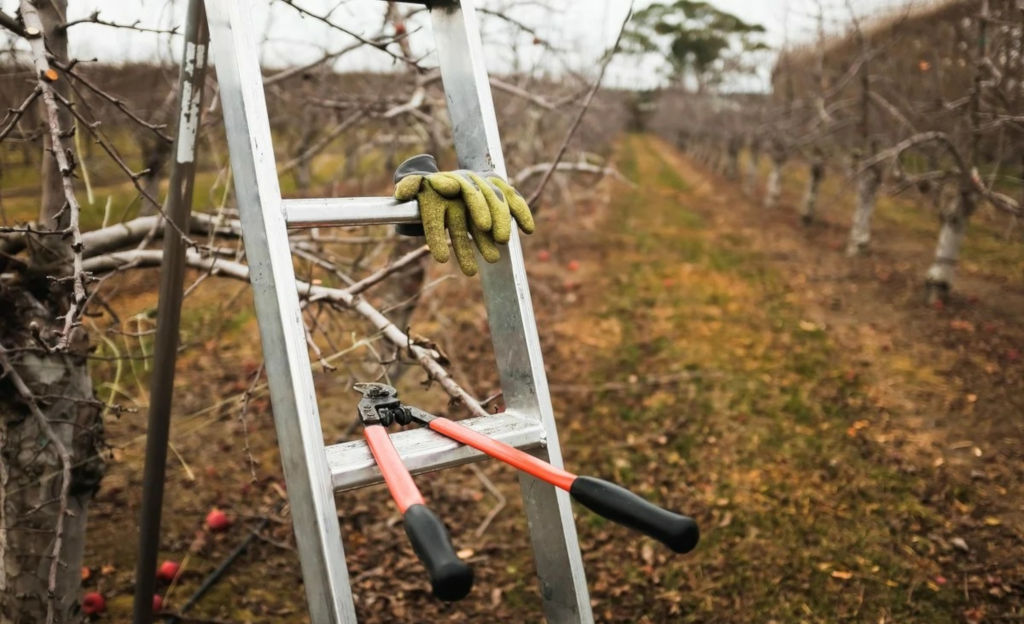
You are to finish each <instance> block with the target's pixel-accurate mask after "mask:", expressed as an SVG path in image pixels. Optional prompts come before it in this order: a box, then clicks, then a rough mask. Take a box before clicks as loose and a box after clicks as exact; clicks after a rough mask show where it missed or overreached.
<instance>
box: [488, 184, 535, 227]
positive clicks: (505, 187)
mask: <svg viewBox="0 0 1024 624" xmlns="http://www.w3.org/2000/svg"><path fill="white" fill-rule="evenodd" d="M488 181H489V182H490V183H492V184H494V185H495V186H497V187H498V188H500V189H501V191H502V192H503V193H504V194H505V201H506V202H507V203H508V210H509V212H510V213H511V214H512V216H513V217H514V218H515V220H516V223H518V224H519V229H520V230H522V231H523V232H524V233H526V234H533V231H534V229H535V228H536V224H534V222H533V213H532V212H530V207H529V206H528V205H526V200H525V199H523V196H522V195H520V194H519V191H517V190H515V189H514V188H512V187H511V186H510V185H509V183H508V182H506V181H504V180H502V179H501V178H498V177H492V178H488Z"/></svg>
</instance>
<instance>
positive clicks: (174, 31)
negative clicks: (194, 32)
mask: <svg viewBox="0 0 1024 624" xmlns="http://www.w3.org/2000/svg"><path fill="white" fill-rule="evenodd" d="M79 24H96V25H97V26H108V27H110V28H125V29H128V30H136V31H138V32H147V33H155V34H158V35H178V34H181V33H179V32H178V27H177V26H175V27H173V28H171V29H170V30H167V29H163V28H150V27H148V26H140V24H142V20H135V21H134V22H132V23H131V24H118V23H117V22H108V21H107V20H104V19H100V12H99V11H93V12H92V14H91V15H89V17H84V18H82V19H77V20H72V21H70V22H65V23H63V24H61V25H60V26H59V28H60V30H67V29H68V28H71V27H72V26H77V25H79Z"/></svg>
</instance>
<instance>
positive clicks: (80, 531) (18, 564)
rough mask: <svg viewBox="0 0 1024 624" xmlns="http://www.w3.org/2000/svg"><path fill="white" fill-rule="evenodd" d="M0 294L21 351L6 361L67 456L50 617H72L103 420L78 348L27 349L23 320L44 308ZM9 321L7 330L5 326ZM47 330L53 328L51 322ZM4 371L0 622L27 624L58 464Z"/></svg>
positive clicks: (40, 593)
mask: <svg viewBox="0 0 1024 624" xmlns="http://www.w3.org/2000/svg"><path fill="white" fill-rule="evenodd" d="M0 301H2V304H3V308H4V309H5V310H10V311H11V316H10V317H9V318H7V319H4V323H3V325H4V327H5V329H4V336H3V338H4V343H5V345H12V344H13V346H14V347H15V348H21V349H24V350H23V351H19V352H18V357H17V358H15V357H13V355H12V356H10V360H11V365H12V367H13V369H14V370H15V371H16V373H17V375H18V377H20V378H21V379H22V380H24V382H25V384H26V385H27V386H28V388H29V389H30V390H31V391H32V394H33V395H34V396H35V397H37V399H36V403H37V405H38V406H39V409H40V410H41V412H42V415H43V416H44V418H45V419H46V421H47V423H48V424H49V428H50V430H51V431H52V433H53V434H54V436H55V437H56V438H57V439H58V440H59V441H60V443H61V445H62V446H63V448H65V449H67V451H68V453H69V464H70V466H71V467H72V469H71V481H70V484H69V486H68V497H67V500H66V510H65V513H64V516H63V526H62V527H61V530H60V539H61V545H60V559H59V564H58V566H57V568H56V583H55V588H54V589H55V590H56V591H55V593H54V605H53V607H54V609H53V613H54V620H53V621H54V622H58V623H65V622H75V621H78V617H77V615H76V614H77V613H78V603H79V593H80V592H79V588H80V586H81V578H82V577H81V569H82V557H83V552H84V548H85V532H86V531H85V530H86V519H87V505H88V503H89V500H90V499H91V498H92V495H93V493H94V492H95V491H96V487H97V486H98V484H99V481H100V478H101V477H102V475H103V468H104V465H103V460H102V458H101V456H100V454H99V453H100V443H101V441H102V438H103V421H102V415H101V412H100V410H99V408H98V407H97V405H96V403H95V401H94V396H93V391H92V380H91V379H90V377H89V372H88V368H87V367H86V358H85V349H84V347H85V346H86V345H78V347H77V349H76V350H75V351H73V352H71V353H63V354H54V353H45V352H42V351H38V350H33V347H35V340H34V338H33V337H32V335H31V334H32V332H31V329H30V328H31V326H32V325H33V324H34V325H35V326H36V327H46V326H47V325H46V324H47V323H54V321H53V312H52V311H51V310H50V309H49V308H48V306H46V305H44V304H42V303H40V302H39V301H37V300H36V299H35V298H34V297H33V296H32V295H30V294H29V293H28V292H27V291H25V290H21V291H20V292H11V291H7V292H4V293H2V294H0ZM15 327H17V329H18V330H19V331H17V335H15V333H14V332H12V331H11V330H12V329H14V328H15ZM53 329H58V330H59V324H55V326H54V327H53ZM44 335H45V334H44ZM13 350H14V349H11V351H13ZM4 373H5V378H4V380H3V381H2V382H0V445H2V453H3V461H2V462H0V503H2V504H0V622H2V623H3V624H8V623H10V624H22V623H24V624H29V623H32V624H35V623H38V622H45V621H46V620H47V615H46V614H47V610H48V607H49V605H48V599H47V596H48V595H49V594H50V583H49V576H50V564H51V562H52V561H53V557H52V554H53V551H54V544H55V541H56V539H57V537H58V534H57V530H56V527H57V521H58V517H59V515H60V512H61V509H62V501H61V490H62V485H63V474H62V470H63V468H64V465H63V462H62V458H61V456H60V454H59V452H58V449H57V448H56V447H57V445H56V444H54V443H53V441H52V440H51V439H50V438H49V433H48V432H47V431H46V430H45V429H44V426H43V425H42V423H41V422H40V421H39V419H38V418H36V417H35V416H34V415H33V414H32V412H31V410H30V407H29V404H28V402H27V401H26V400H25V399H23V398H22V397H21V396H20V395H19V393H18V391H17V390H16V389H15V388H14V386H13V383H12V379H11V375H10V374H9V373H8V371H4ZM52 397H59V398H52Z"/></svg>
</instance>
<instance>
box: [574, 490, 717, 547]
mask: <svg viewBox="0 0 1024 624" xmlns="http://www.w3.org/2000/svg"><path fill="white" fill-rule="evenodd" d="M569 493H570V494H572V497H573V498H575V499H576V500H577V501H578V502H579V503H580V504H581V505H583V506H584V507H587V508H588V509H590V510H591V511H593V512H594V513H597V514H600V515H602V516H604V517H605V518H608V519H609V520H612V521H614V522H618V523H619V524H621V525H623V526H627V527H629V528H631V529H636V530H637V531H640V532H641V533H646V534H647V535H650V536H651V537H653V538H654V539H656V540H658V541H660V542H662V543H664V544H665V545H666V546H668V547H669V548H671V549H672V550H674V551H676V552H677V553H687V552H690V551H691V550H693V549H694V547H696V546H697V541H698V540H700V530H698V529H697V523H696V522H694V521H693V518H688V517H686V516H683V515H680V514H677V513H673V512H671V511H668V510H666V509H662V508H661V507H658V506H657V505H653V504H651V503H649V502H647V501H646V500H644V499H642V498H640V497H639V496H637V495H636V494H634V493H632V492H630V491H629V490H627V489H626V488H624V487H620V486H618V485H615V484H614V483H609V482H607V481H602V480H601V479H595V478H594V477H576V480H575V481H573V482H572V487H570V488H569Z"/></svg>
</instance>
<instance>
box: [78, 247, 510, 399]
mask: <svg viewBox="0 0 1024 624" xmlns="http://www.w3.org/2000/svg"><path fill="white" fill-rule="evenodd" d="M160 261H161V253H160V251H158V250H148V249H147V250H133V251H124V252H116V253H111V254H106V255H103V256H98V257H95V258H91V259H89V260H88V262H87V267H88V268H89V270H91V271H94V272H97V273H98V272H106V271H116V270H119V269H121V268H122V267H126V266H127V267H131V268H139V267H145V266H150V267H151V266H158V265H159V264H160ZM185 262H186V264H188V266H191V267H194V268H201V269H204V270H208V271H212V272H213V273H215V274H217V275H221V276H225V277H231V278H233V279H238V280H242V281H246V282H247V281H249V267H247V266H246V265H244V264H242V263H241V262H233V261H230V260H222V259H219V258H216V259H215V258H205V257H202V256H200V255H199V254H198V253H196V252H194V251H192V252H189V253H188V254H187V255H186V257H185ZM296 287H297V289H298V291H299V293H300V294H302V295H304V296H308V297H310V298H311V299H314V300H318V301H319V300H322V301H329V302H331V303H334V304H337V305H341V306H343V307H345V308H348V309H350V310H353V311H354V312H356V313H358V314H360V315H361V316H363V317H364V318H365V319H366V320H367V321H369V322H370V324H371V325H373V326H374V327H375V328H376V329H377V330H379V331H380V332H381V334H383V335H384V337H385V338H387V340H388V341H389V342H391V344H393V345H395V346H397V347H399V348H402V349H407V350H408V352H409V354H410V355H411V356H412V357H413V358H414V359H415V360H416V361H417V362H418V363H419V364H420V366H421V367H423V369H424V370H425V371H426V372H427V374H428V375H429V377H430V378H431V379H432V380H434V381H436V382H437V383H438V384H439V385H440V386H441V387H442V388H443V389H444V391H445V392H447V393H448V395H449V396H451V397H452V398H453V399H456V400H457V401H460V402H462V403H463V404H464V405H465V406H466V409H468V410H469V411H470V412H471V413H472V414H473V415H474V416H490V414H489V413H488V412H487V410H485V409H484V408H483V407H481V406H480V404H479V403H478V402H477V400H476V399H475V398H474V397H473V396H472V395H471V394H469V393H468V392H466V390H465V389H463V388H462V386H460V385H459V384H458V383H457V382H456V381H455V380H454V379H453V378H452V376H451V374H450V373H449V372H448V371H447V370H446V369H445V367H444V366H442V365H441V363H440V362H439V361H438V358H440V354H439V353H438V352H437V351H436V350H434V349H429V348H426V347H423V346H421V345H419V344H417V343H416V342H414V341H413V340H412V338H411V337H410V336H409V335H408V334H406V333H405V332H404V331H403V330H402V329H400V328H399V327H398V326H396V325H395V324H394V323H392V322H391V321H390V320H389V319H388V318H387V317H386V316H384V314H383V313H381V312H380V310H378V309H377V308H375V307H374V306H373V305H371V304H370V303H369V302H368V301H366V300H365V299H363V298H362V297H361V296H359V295H358V294H353V293H352V292H351V291H349V290H348V289H340V288H329V287H326V286H320V285H316V284H309V283H306V282H303V281H299V280H296Z"/></svg>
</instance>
